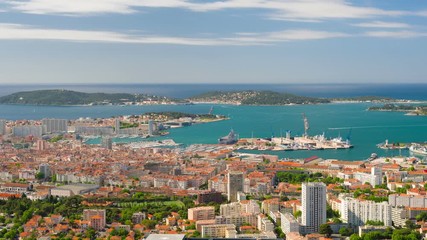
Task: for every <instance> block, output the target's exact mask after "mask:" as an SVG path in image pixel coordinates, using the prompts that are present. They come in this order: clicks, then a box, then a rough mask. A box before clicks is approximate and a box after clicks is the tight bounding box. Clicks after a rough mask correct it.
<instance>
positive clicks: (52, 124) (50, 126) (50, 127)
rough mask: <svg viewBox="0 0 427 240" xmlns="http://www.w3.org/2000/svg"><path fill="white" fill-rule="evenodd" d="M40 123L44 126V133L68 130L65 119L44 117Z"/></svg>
mask: <svg viewBox="0 0 427 240" xmlns="http://www.w3.org/2000/svg"><path fill="white" fill-rule="evenodd" d="M42 124H43V126H44V127H45V133H65V132H67V130H68V129H67V125H68V121H67V120H66V119H55V118H44V119H42Z"/></svg>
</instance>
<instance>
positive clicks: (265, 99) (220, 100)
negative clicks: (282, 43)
mask: <svg viewBox="0 0 427 240" xmlns="http://www.w3.org/2000/svg"><path fill="white" fill-rule="evenodd" d="M337 102H340V103H353V102H377V103H396V102H400V103H405V102H408V101H407V100H396V99H392V98H387V97H378V96H361V97H348V98H318V97H306V96H299V95H295V94H290V93H280V92H274V91H254V90H246V91H232V92H227V91H214V92H206V93H203V94H200V95H196V96H193V97H190V98H188V99H177V98H169V97H165V96H156V95H149V94H130V93H84V92H76V91H70V90H63V89H55V90H36V91H26V92H17V93H13V94H10V95H7V96H3V97H0V104H26V105H63V106H66V105H88V106H92V105H154V104H192V103H210V104H235V105H294V104H322V103H337Z"/></svg>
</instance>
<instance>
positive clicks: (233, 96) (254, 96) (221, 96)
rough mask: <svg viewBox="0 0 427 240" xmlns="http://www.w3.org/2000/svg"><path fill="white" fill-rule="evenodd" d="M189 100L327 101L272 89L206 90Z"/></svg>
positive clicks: (297, 102) (303, 102)
mask: <svg viewBox="0 0 427 240" xmlns="http://www.w3.org/2000/svg"><path fill="white" fill-rule="evenodd" d="M188 100H189V101H191V102H196V103H198V102H206V103H223V104H242V105H288V104H318V103H329V102H330V101H329V100H328V99H325V98H313V97H303V96H298V95H294V94H289V93H278V92H273V91H252V90H248V91H235V92H222V91H215V92H207V93H204V94H200V95H197V96H194V97H191V98H189V99H188Z"/></svg>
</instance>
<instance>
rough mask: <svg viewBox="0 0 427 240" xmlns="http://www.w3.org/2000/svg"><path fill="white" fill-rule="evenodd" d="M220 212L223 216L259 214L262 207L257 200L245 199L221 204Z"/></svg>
mask: <svg viewBox="0 0 427 240" xmlns="http://www.w3.org/2000/svg"><path fill="white" fill-rule="evenodd" d="M219 212H220V215H221V216H236V215H241V214H242V213H252V214H258V213H260V208H259V205H258V203H257V202H256V201H254V200H244V201H240V202H232V203H229V204H221V206H220V208H219Z"/></svg>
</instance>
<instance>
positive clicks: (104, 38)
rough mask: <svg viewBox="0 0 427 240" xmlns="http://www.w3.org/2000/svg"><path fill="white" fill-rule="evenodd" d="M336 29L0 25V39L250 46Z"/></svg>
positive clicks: (323, 35)
mask: <svg viewBox="0 0 427 240" xmlns="http://www.w3.org/2000/svg"><path fill="white" fill-rule="evenodd" d="M347 36H348V35H347V34H344V33H337V32H324V31H311V30H286V31H279V32H267V33H245V34H236V35H235V36H233V37H228V38H182V37H169V36H149V35H146V36H141V35H132V34H124V33H118V32H110V31H83V30H63V29H46V28H37V27H32V26H26V25H20V24H5V23H3V24H0V40H56V41H72V42H105V43H130V44H172V45H194V46H250V45H266V44H273V43H276V42H284V41H297V40H316V39H327V38H337V37H347Z"/></svg>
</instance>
